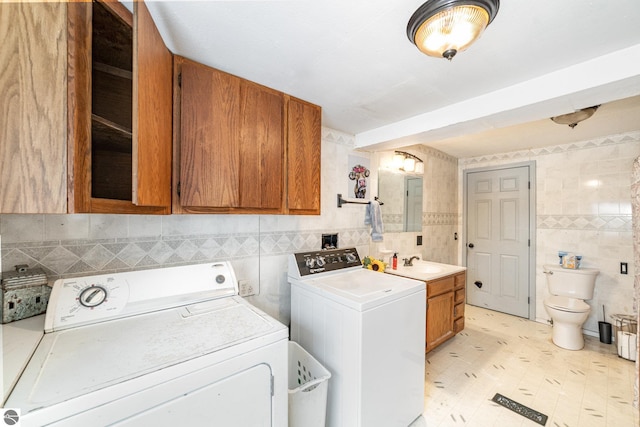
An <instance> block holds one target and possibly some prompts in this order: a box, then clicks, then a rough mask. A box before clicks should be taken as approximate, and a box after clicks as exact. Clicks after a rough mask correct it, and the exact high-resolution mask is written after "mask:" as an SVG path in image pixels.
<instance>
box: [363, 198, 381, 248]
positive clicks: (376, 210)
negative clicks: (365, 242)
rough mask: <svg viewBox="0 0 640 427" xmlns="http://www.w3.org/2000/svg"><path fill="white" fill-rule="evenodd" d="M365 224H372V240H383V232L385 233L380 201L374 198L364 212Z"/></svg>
mask: <svg viewBox="0 0 640 427" xmlns="http://www.w3.org/2000/svg"><path fill="white" fill-rule="evenodd" d="M364 225H371V241H373V242H382V233H384V225H382V212H381V211H380V203H378V201H377V200H372V201H370V202H369V204H368V205H367V208H366V210H365V212H364Z"/></svg>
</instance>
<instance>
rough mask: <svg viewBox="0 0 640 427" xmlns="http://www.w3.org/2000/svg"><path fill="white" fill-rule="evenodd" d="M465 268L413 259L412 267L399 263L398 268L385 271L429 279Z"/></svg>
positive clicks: (413, 277)
mask: <svg viewBox="0 0 640 427" xmlns="http://www.w3.org/2000/svg"><path fill="white" fill-rule="evenodd" d="M464 270H466V268H465V267H460V266H457V265H450V264H441V263H439V262H433V261H422V260H415V261H413V265H412V266H410V267H409V266H407V267H405V266H404V265H403V264H401V263H398V269H397V270H392V269H390V268H387V269H386V270H385V273H389V274H395V275H397V276H404V277H409V278H411V279H418V280H425V281H429V280H433V279H437V278H440V277H445V276H448V275H450V274H455V273H458V272H460V271H464Z"/></svg>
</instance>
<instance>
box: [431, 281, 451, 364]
mask: <svg viewBox="0 0 640 427" xmlns="http://www.w3.org/2000/svg"><path fill="white" fill-rule="evenodd" d="M452 335H453V292H447V293H444V294H441V295H438V296H435V297H432V298H429V299H428V300H427V332H426V350H425V351H431V350H432V349H433V348H435V347H436V346H438V345H439V344H441V343H442V342H444V341H446V340H447V339H449V338H450V337H451V336H452Z"/></svg>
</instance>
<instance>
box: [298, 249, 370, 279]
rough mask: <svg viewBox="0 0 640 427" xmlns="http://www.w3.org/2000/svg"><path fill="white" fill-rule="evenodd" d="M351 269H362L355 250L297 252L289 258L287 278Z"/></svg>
mask: <svg viewBox="0 0 640 427" xmlns="http://www.w3.org/2000/svg"><path fill="white" fill-rule="evenodd" d="M353 267H362V261H361V260H360V256H359V255H358V251H357V250H356V248H345V249H329V250H321V251H311V252H298V253H295V254H291V256H290V258H289V276H293V277H297V278H301V277H305V276H309V275H312V274H319V273H326V272H331V271H338V270H344V269H346V268H353Z"/></svg>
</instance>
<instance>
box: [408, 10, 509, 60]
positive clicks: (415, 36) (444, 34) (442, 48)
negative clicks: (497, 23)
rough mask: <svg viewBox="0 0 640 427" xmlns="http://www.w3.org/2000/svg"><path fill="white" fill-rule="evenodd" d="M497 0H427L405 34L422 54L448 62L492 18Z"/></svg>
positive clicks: (410, 20) (469, 44)
mask: <svg viewBox="0 0 640 427" xmlns="http://www.w3.org/2000/svg"><path fill="white" fill-rule="evenodd" d="M499 8H500V0H428V1H427V2H426V3H424V4H423V5H422V6H420V7H419V8H418V10H416V11H415V13H414V14H413V16H411V19H409V23H408V24H407V36H408V37H409V40H411V43H413V44H415V45H416V47H417V48H418V49H419V50H420V51H421V52H422V53H424V54H426V55H429V56H435V57H437V58H443V57H444V58H447V59H448V60H449V61H451V59H452V58H453V57H454V56H455V55H456V53H458V52H462V51H463V50H465V49H467V48H468V47H469V46H471V45H472V44H473V42H475V41H476V40H477V39H478V38H479V37H480V36H481V35H482V33H483V32H484V29H485V28H487V26H488V25H489V24H490V23H491V22H492V21H493V19H494V18H495V17H496V15H497V13H498V9H499Z"/></svg>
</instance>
